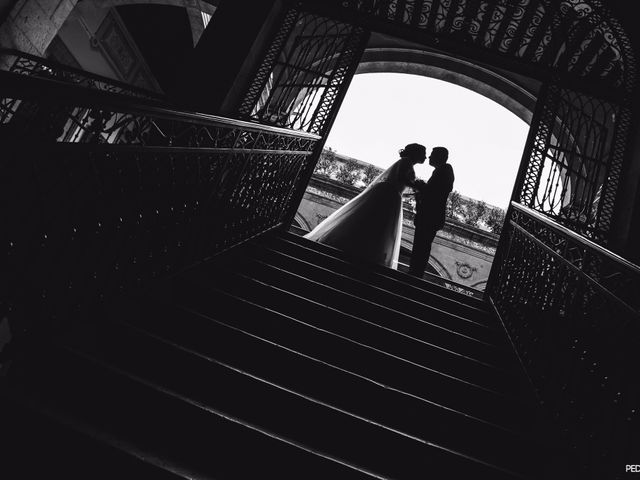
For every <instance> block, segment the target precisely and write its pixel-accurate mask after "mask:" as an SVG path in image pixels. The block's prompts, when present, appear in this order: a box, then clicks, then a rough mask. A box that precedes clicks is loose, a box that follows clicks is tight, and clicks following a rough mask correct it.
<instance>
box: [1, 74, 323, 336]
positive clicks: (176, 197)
mask: <svg viewBox="0 0 640 480" xmlns="http://www.w3.org/2000/svg"><path fill="white" fill-rule="evenodd" d="M0 82H1V84H2V85H3V90H2V100H3V101H2V102H0V105H3V106H4V107H3V108H4V110H3V111H2V116H1V118H2V122H1V123H0V136H2V141H3V150H4V151H3V156H2V159H1V160H0V168H1V171H2V172H3V174H2V177H1V178H2V180H1V181H2V185H1V187H0V192H2V195H3V201H2V206H3V208H2V219H3V220H2V222H3V228H2V241H3V244H4V246H5V250H6V252H7V268H3V269H2V272H1V273H0V276H1V280H0V284H2V285H3V289H5V291H3V293H2V302H3V311H1V312H0V318H3V317H5V316H7V317H8V318H9V321H10V324H11V329H12V332H24V335H26V334H27V332H30V333H43V332H49V330H50V329H55V328H57V327H60V326H64V325H66V324H67V323H68V322H69V321H72V320H73V319H80V318H81V317H82V316H83V315H86V314H87V312H91V311H93V310H94V309H95V307H96V305H99V304H101V302H104V301H105V300H107V299H108V298H111V297H113V296H114V295H117V294H118V293H120V292H126V291H131V290H135V289H138V288H140V287H143V286H144V285H145V284H147V282H148V281H149V280H151V279H154V278H158V277H162V276H167V275H170V274H173V273H176V272H179V271H180V270H181V269H184V268H186V267H188V266H190V265H192V264H195V263H197V262H200V261H203V260H206V259H207V258H209V257H211V256H213V255H215V254H217V253H219V252H222V251H224V250H225V249H228V248H230V247H232V246H234V245H236V244H238V243H240V242H242V241H244V240H246V239H248V238H251V237H253V236H255V235H259V234H261V233H263V232H266V231H269V230H271V229H273V228H277V227H280V226H282V225H283V223H284V220H285V218H287V217H288V216H289V215H290V214H291V213H290V210H292V209H293V210H294V211H295V208H296V207H297V204H294V203H293V200H292V199H294V198H295V195H296V194H297V191H298V190H299V189H304V188H305V186H306V185H305V183H304V178H305V174H306V172H307V170H308V169H309V168H313V166H312V165H311V167H310V162H311V158H312V152H313V151H314V148H315V146H316V143H317V141H318V137H317V136H315V135H311V134H306V133H302V132H293V131H289V130H285V129H282V128H276V127H265V126H261V125H257V124H252V123H247V122H242V121H237V120H232V119H226V118H221V117H216V116H211V115H203V114H197V113H187V112H179V111H175V110H171V109H169V108H161V107H158V106H157V105H156V104H155V103H145V102H144V101H142V100H140V99H136V100H135V102H134V101H133V100H132V99H131V98H125V97H123V96H122V95H114V94H111V93H105V92H97V91H93V90H89V89H84V88H79V87H77V86H75V85H69V84H65V83H59V82H54V81H51V80H44V79H39V78H33V77H20V76H18V75H15V74H11V73H6V72H0ZM8 100H11V101H8ZM6 105H10V108H9V107H6ZM24 335H23V337H24Z"/></svg>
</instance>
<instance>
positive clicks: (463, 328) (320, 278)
mask: <svg viewBox="0 0 640 480" xmlns="http://www.w3.org/2000/svg"><path fill="white" fill-rule="evenodd" d="M239 253H242V254H243V257H242V259H239V260H238V263H239V264H240V265H242V264H243V263H247V260H249V259H252V260H253V262H252V263H247V265H246V266H245V265H243V266H245V268H246V267H247V266H252V265H253V266H255V264H256V263H263V264H268V265H270V266H271V267H274V268H277V269H278V270H280V271H282V272H287V273H289V274H290V275H289V277H290V278H291V277H295V276H297V277H303V278H306V279H309V280H310V281H313V282H316V283H320V284H322V285H324V286H327V287H329V288H333V289H336V290H339V291H340V292H343V293H346V294H349V295H351V296H356V297H358V298H361V299H363V300H367V301H369V302H373V303H376V304H379V305H384V306H385V308H387V309H393V310H395V311H396V312H398V313H404V314H406V315H410V316H414V317H417V318H420V319H423V320H425V321H428V322H430V323H433V324H435V325H439V326H441V327H444V328H447V329H450V330H453V331H456V332H459V333H462V334H464V335H467V336H470V337H473V338H477V339H479V340H482V341H484V342H487V343H492V344H499V343H501V342H502V341H503V339H504V335H501V334H500V333H501V332H499V331H497V330H496V329H492V328H490V327H489V326H487V325H486V324H484V323H482V322H481V321H480V322H478V321H476V320H474V319H473V317H462V316H460V315H456V314H452V313H451V312H449V311H447V310H443V309H440V308H436V307H433V306H431V305H426V304H422V303H420V302H415V301H413V300H411V299H407V298H406V297H403V296H401V295H398V294H396V293H394V292H390V291H388V290H384V289H381V288H379V287H376V286H373V285H370V284H367V283H365V282H362V281H360V280H357V279H354V278H352V277H350V276H347V275H343V274H341V273H337V272H335V271H333V270H331V269H328V268H326V267H321V266H317V265H314V264H313V263H310V262H307V261H302V260H299V259H297V258H295V257H293V256H290V255H286V254H283V253H280V252H275V251H273V250H270V249H267V248H264V247H260V246H255V247H253V248H248V247H247V248H244V249H243V250H242V251H241V252H239ZM283 277H284V276H283V275H280V277H278V279H279V280H280V279H282V280H284V278H283ZM285 278H286V277H285ZM297 283H298V282H297V279H296V280H294V284H297ZM279 285H281V284H280V283H279ZM301 288H302V285H301ZM314 291H315V289H314ZM476 316H477V315H476Z"/></svg>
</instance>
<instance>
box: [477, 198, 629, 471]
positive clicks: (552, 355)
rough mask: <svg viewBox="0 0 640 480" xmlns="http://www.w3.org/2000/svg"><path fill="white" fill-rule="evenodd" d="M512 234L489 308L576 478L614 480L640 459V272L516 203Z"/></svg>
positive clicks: (509, 227) (507, 236)
mask: <svg viewBox="0 0 640 480" xmlns="http://www.w3.org/2000/svg"><path fill="white" fill-rule="evenodd" d="M505 228H506V232H505V237H504V240H505V241H504V242H502V249H503V250H502V251H501V252H500V257H501V259H500V261H499V262H496V268H498V269H499V271H498V274H497V275H496V277H495V280H494V281H493V282H492V284H491V285H490V287H489V292H490V298H491V300H492V302H493V303H494V305H495V308H496V310H497V311H498V313H499V314H500V316H501V317H502V320H503V322H504V324H505V326H506V328H507V330H508V332H509V334H510V337H511V340H512V342H513V344H514V346H515V348H516V351H517V352H518V354H519V356H520V358H521V360H522V362H523V366H524V368H525V370H526V371H527V373H528V375H529V377H530V379H531V381H532V383H533V386H534V388H535V389H536V392H537V394H538V398H539V400H540V403H541V404H542V405H543V407H544V409H545V410H546V411H547V412H548V413H549V414H550V415H551V417H552V418H553V420H554V422H555V423H557V424H559V425H560V426H561V428H562V431H563V433H564V436H565V439H566V440H567V441H568V443H569V445H570V446H571V447H572V448H573V449H574V450H575V452H576V455H577V458H578V459H579V465H576V468H584V477H583V478H611V476H610V474H611V472H615V471H621V472H622V471H623V470H620V468H621V465H625V464H630V463H632V458H634V457H633V455H635V454H637V451H638V450H637V447H638V436H637V434H638V432H639V431H640V415H639V412H640V384H639V382H638V381H637V378H636V376H635V374H634V371H635V370H637V366H638V365H640V298H639V297H640V295H639V293H640V268H638V267H637V266H636V265H633V264H631V263H629V262H627V261H626V260H624V259H622V258H621V257H619V256H617V255H615V254H614V253H612V252H609V251H608V250H606V249H604V248H602V247H600V246H598V245H596V244H595V243H593V242H590V241H589V240H586V239H584V238H583V237H581V236H579V235H577V234H575V233H574V232H572V231H570V230H568V229H567V228H565V227H562V226H561V225H558V224H556V223H555V222H553V221H552V220H549V219H548V218H547V217H545V216H543V215H541V214H539V213H537V212H535V211H533V210H531V209H529V208H526V207H523V206H522V205H519V204H517V203H513V204H512V215H511V219H510V221H509V222H508V224H507V225H505ZM634 448H635V450H634Z"/></svg>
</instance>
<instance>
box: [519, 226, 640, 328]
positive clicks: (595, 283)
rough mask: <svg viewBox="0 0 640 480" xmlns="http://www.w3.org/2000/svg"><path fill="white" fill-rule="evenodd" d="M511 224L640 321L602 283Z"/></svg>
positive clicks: (636, 315)
mask: <svg viewBox="0 0 640 480" xmlns="http://www.w3.org/2000/svg"><path fill="white" fill-rule="evenodd" d="M510 222H511V226H513V228H515V229H516V230H518V231H519V232H520V233H521V234H522V235H524V236H526V237H527V238H528V239H529V240H530V241H532V242H534V243H535V244H536V245H538V246H539V247H540V248H542V249H543V250H545V251H546V252H548V253H549V254H550V255H553V256H554V257H556V258H557V259H558V260H559V261H561V262H562V263H564V264H565V265H566V266H567V267H568V268H571V269H572V270H573V271H575V272H576V274H578V275H579V276H580V277H582V278H583V279H584V281H586V282H589V283H591V284H592V285H593V286H594V287H596V288H597V289H598V290H600V292H602V293H603V294H604V295H606V296H607V297H609V299H610V300H613V301H615V302H617V303H619V304H620V305H621V306H622V307H624V308H625V309H626V310H627V311H628V312H629V313H630V314H631V315H633V316H635V317H637V318H638V319H640V312H639V311H637V310H636V309H634V308H633V307H632V306H631V305H629V304H628V303H627V302H625V301H624V300H622V299H621V298H619V297H618V296H617V295H616V294H615V293H613V292H612V291H611V290H609V289H608V288H607V287H605V286H604V285H602V284H601V283H600V282H598V281H596V280H594V279H593V278H591V277H590V276H589V275H587V274H586V273H584V272H583V271H582V270H580V269H579V268H578V267H576V266H575V265H574V264H573V263H571V262H570V261H568V260H567V259H565V258H564V257H563V256H562V255H560V254H559V253H558V252H555V251H554V250H553V249H552V248H550V247H548V246H547V245H545V244H544V243H543V242H541V241H540V240H538V239H537V238H536V237H535V236H534V235H533V234H531V233H529V232H527V231H526V230H525V229H524V228H522V227H521V226H520V225H518V224H517V223H516V222H514V221H513V220H511V221H510Z"/></svg>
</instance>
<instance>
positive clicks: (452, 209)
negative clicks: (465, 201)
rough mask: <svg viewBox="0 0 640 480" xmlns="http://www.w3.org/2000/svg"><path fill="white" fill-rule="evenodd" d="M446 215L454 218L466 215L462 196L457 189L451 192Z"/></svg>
mask: <svg viewBox="0 0 640 480" xmlns="http://www.w3.org/2000/svg"><path fill="white" fill-rule="evenodd" d="M446 215H447V217H449V218H453V219H454V220H458V219H459V218H460V217H462V216H463V215H464V207H463V205H462V196H461V195H460V194H459V193H458V192H457V191H456V190H454V191H453V192H451V193H450V194H449V198H447V210H446Z"/></svg>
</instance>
